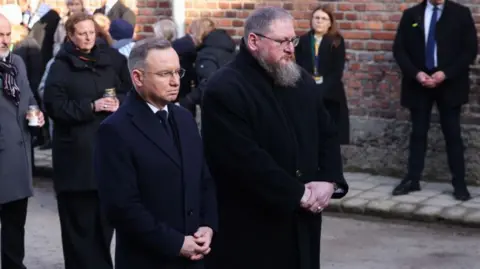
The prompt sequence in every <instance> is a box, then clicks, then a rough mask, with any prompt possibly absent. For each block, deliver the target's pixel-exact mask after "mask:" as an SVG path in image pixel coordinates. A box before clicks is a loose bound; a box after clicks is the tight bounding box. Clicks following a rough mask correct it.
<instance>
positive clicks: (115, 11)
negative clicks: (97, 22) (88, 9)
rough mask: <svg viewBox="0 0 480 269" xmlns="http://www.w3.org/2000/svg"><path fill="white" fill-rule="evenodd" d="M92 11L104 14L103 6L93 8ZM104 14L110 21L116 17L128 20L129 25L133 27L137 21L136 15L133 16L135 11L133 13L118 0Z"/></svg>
mask: <svg viewBox="0 0 480 269" xmlns="http://www.w3.org/2000/svg"><path fill="white" fill-rule="evenodd" d="M93 13H94V14H95V13H102V14H105V6H102V7H101V8H97V9H95V11H94V12H93ZM106 15H107V17H108V18H109V19H110V21H113V20H116V19H123V20H126V21H128V22H129V23H130V24H131V25H133V27H135V24H136V21H137V16H135V13H133V11H132V10H131V9H130V8H129V7H127V6H126V5H125V4H123V3H122V2H121V1H120V0H119V1H117V2H116V3H115V4H114V5H113V6H112V8H111V9H110V11H109V12H108V14H106Z"/></svg>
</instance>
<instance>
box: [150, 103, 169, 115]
mask: <svg viewBox="0 0 480 269" xmlns="http://www.w3.org/2000/svg"><path fill="white" fill-rule="evenodd" d="M146 103H147V105H148V107H150V109H151V110H152V111H153V114H155V113H157V112H158V111H159V110H160V109H158V107H156V106H154V105H152V104H150V103H149V102H146ZM162 110H164V111H167V115H168V106H164V107H163V108H162Z"/></svg>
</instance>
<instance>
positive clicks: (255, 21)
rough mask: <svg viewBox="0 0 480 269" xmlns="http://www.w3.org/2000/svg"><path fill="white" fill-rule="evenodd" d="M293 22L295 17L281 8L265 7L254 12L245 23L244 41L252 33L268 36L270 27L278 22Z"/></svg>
mask: <svg viewBox="0 0 480 269" xmlns="http://www.w3.org/2000/svg"><path fill="white" fill-rule="evenodd" d="M288 19H290V20H293V16H292V15H291V14H290V13H289V12H288V11H286V10H285V9H283V8H280V7H263V8H259V9H257V10H255V11H253V12H252V13H251V14H250V16H248V18H247V20H246V21H245V28H244V39H245V40H247V39H248V35H250V34H251V33H259V34H263V35H264V34H268V32H269V31H270V26H271V25H272V22H273V21H276V20H288Z"/></svg>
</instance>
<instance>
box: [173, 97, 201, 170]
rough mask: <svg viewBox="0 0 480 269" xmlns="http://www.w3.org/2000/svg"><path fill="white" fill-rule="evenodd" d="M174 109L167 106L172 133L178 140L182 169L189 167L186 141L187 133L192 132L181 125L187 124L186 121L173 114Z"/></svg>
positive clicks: (178, 114)
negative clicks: (171, 119)
mask: <svg viewBox="0 0 480 269" xmlns="http://www.w3.org/2000/svg"><path fill="white" fill-rule="evenodd" d="M175 110H176V108H175V107H174V105H169V107H168V111H170V115H171V116H172V117H173V121H172V122H173V128H172V129H173V132H174V134H175V136H176V137H177V138H178V146H179V148H180V158H181V160H182V165H183V167H184V168H186V167H189V164H188V160H189V158H188V157H190V155H189V154H188V153H189V152H188V151H187V141H189V137H188V136H189V133H191V132H192V131H197V130H191V129H189V128H187V126H188V125H187V124H181V123H182V122H187V119H183V117H182V115H181V114H180V113H175Z"/></svg>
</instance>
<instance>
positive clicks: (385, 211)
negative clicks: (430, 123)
mask: <svg viewBox="0 0 480 269" xmlns="http://www.w3.org/2000/svg"><path fill="white" fill-rule="evenodd" d="M51 163H52V158H51V152H50V151H48V150H47V151H39V150H36V151H35V164H36V166H38V167H42V168H43V169H44V170H48V169H50V170H51V166H52V165H51ZM345 177H346V179H347V181H348V183H349V186H350V191H349V193H348V194H347V196H346V197H344V198H343V199H341V200H332V202H331V204H330V206H329V207H328V208H326V210H327V211H330V212H340V213H348V214H360V215H371V216H380V217H385V218H397V219H407V220H408V219H414V220H421V221H427V222H447V223H453V224H458V225H468V226H472V227H480V187H473V186H472V187H469V190H470V192H471V194H472V198H473V199H472V200H470V201H467V202H459V201H456V200H454V199H453V197H452V195H451V193H452V192H453V189H452V187H451V185H450V184H449V183H432V182H430V183H426V182H422V191H420V192H414V193H411V194H409V195H404V196H397V197H392V196H391V195H390V193H391V191H392V188H393V187H394V186H395V185H396V184H398V183H399V182H400V179H398V178H392V177H385V176H374V175H370V174H366V173H345ZM479 268H480V266H479Z"/></svg>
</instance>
